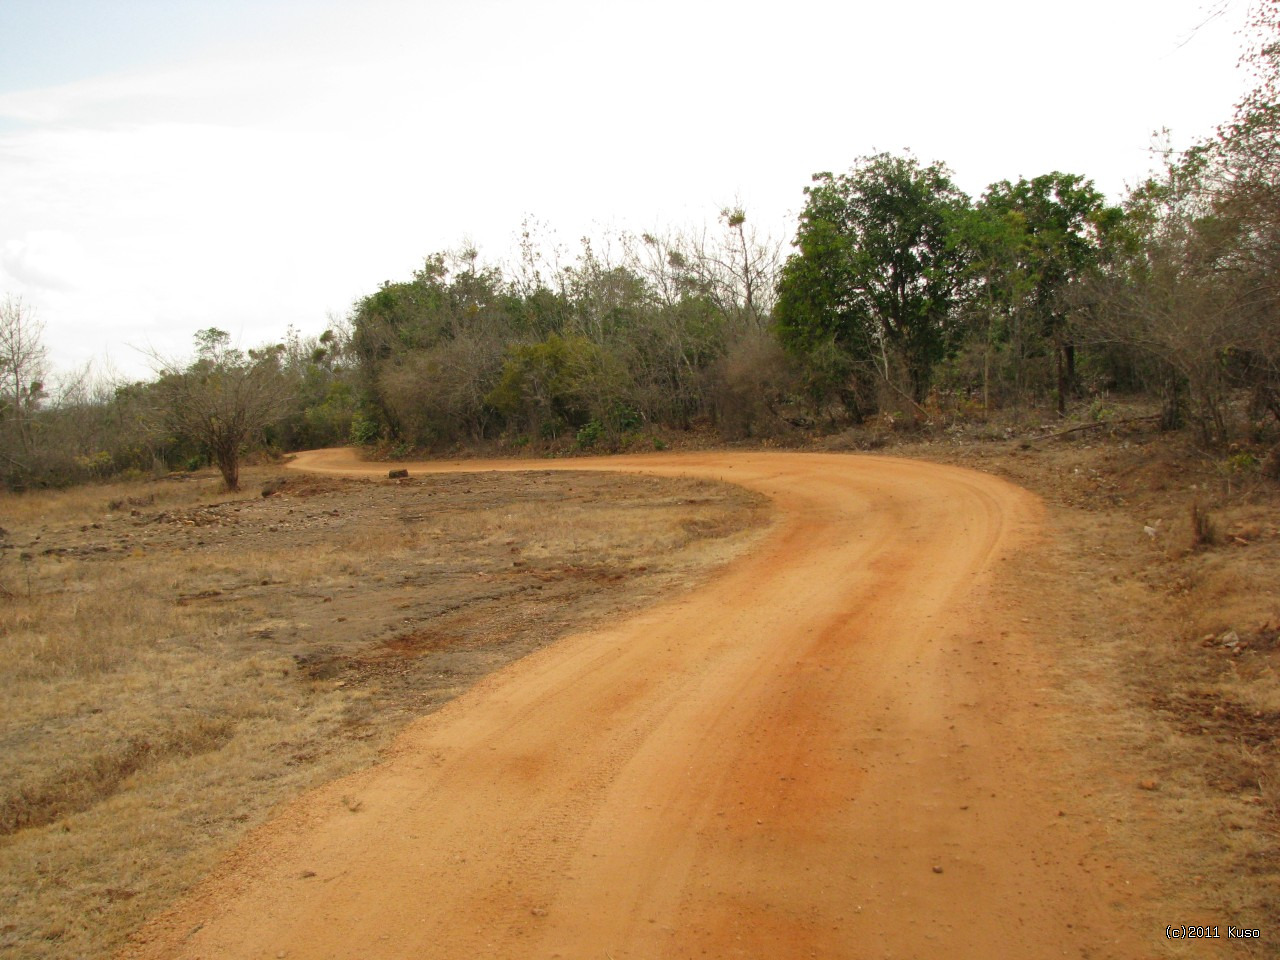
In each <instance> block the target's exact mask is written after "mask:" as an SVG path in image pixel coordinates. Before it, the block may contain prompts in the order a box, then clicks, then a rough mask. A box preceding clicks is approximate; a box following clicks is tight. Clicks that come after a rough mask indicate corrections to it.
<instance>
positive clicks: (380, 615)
mask: <svg viewBox="0 0 1280 960" xmlns="http://www.w3.org/2000/svg"><path fill="white" fill-rule="evenodd" d="M271 480H275V481H276V482H277V483H280V484H281V486H280V489H279V492H277V493H275V494H274V495H273V496H271V497H269V498H263V497H260V496H258V495H257V492H258V490H259V489H261V487H262V485H263V483H264V481H271ZM246 490H248V491H252V493H246V494H244V495H241V496H238V497H236V498H234V499H232V498H228V496H227V495H226V494H223V493H221V492H220V489H219V485H218V484H217V483H216V482H215V481H214V480H213V479H212V478H211V477H194V478H189V479H186V480H183V481H180V482H179V481H174V480H163V481H157V482H151V483H138V484H130V485H122V486H113V487H102V486H95V487H83V488H79V489H76V490H73V491H70V492H66V493H50V494H38V495H28V496H17V497H15V496H6V497H4V498H3V499H2V500H0V517H3V518H4V519H3V525H4V527H5V532H4V536H3V543H4V549H3V550H2V551H0V591H2V592H0V651H2V653H3V655H2V656H0V684H2V685H3V688H4V691H5V693H4V711H3V713H2V714H0V956H3V957H13V958H15V960H16V958H19V957H21V958H23V960H28V958H31V960H35V958H42V957H55V956H57V957H73V956H74V957H100V956H106V955H109V954H110V953H111V952H112V950H113V948H115V947H117V946H118V945H120V944H121V942H122V941H123V938H124V937H125V936H127V934H128V933H129V932H130V931H131V930H132V929H133V928H135V927H136V926H137V925H138V924H139V923H140V922H141V921H142V920H143V919H144V918H145V917H146V916H148V915H150V914H151V913H154V912H155V911H156V910H157V909H159V908H160V907H162V906H163V905H164V904H166V903H167V902H169V901H170V900H171V899H172V897H173V896H174V895H175V894H176V893H177V892H178V891H180V890H181V889H183V888H184V887H185V886H186V885H188V884H190V883H191V882H192V881H193V880H195V879H196V878H197V877H198V876H200V875H201V874H202V873H203V872H204V871H205V870H207V869H208V868H209V867H210V866H211V865H212V864H213V863H214V862H215V861H216V859H217V858H218V857H219V856H220V855H221V854H223V853H224V852H225V851H226V850H227V849H228V848H229V846H230V845H231V844H232V843H233V842H234V840H235V839H236V838H237V837H238V836H240V835H241V834H242V833H243V832H244V831H245V830H246V829H247V828H249V827H251V826H253V825H254V824H256V823H259V822H261V821H262V820H263V818H264V817H265V816H266V815H267V814H268V813H269V811H270V810H271V808H272V807H273V806H274V805H275V804H276V803H277V802H279V801H280V800H281V799H283V798H286V797H288V796H292V795H294V794H296V793H297V792H298V791H300V790H302V789H304V788H305V787H307V786H310V785H313V784H316V783H319V782H323V781H325V780H328V779H331V778H333V777H334V776H336V775H338V774H341V773H344V772H347V771H350V770H352V769H354V768H357V767H359V766H361V765H365V764H368V763H369V762H370V761H371V760H373V759H374V758H375V757H376V755H377V753H378V750H379V748H380V747H382V746H383V745H385V744H386V743H387V742H388V740H389V739H390V737H391V736H392V735H393V734H394V733H395V732H396V731H397V730H398V729H400V728H401V727H403V725H404V724H405V723H406V722H408V721H409V720H410V719H412V718H414V717H417V716H421V715H422V714H424V713H426V712H428V711H430V710H432V709H434V708H435V707H437V706H438V705H439V704H441V703H443V702H444V701H445V700H447V699H448V698H450V697H451V696H453V695H454V694H456V693H457V692H458V691H459V690H461V689H464V688H465V687H466V686H467V685H469V684H470V683H471V682H473V681H474V680H475V679H476V678H477V677H479V676H482V675H483V674H485V673H487V672H489V671H491V670H493V669H494V668H496V667H497V666H500V665H501V664H503V663H505V662H507V661H509V660H511V659H513V658H515V657H518V656H520V655H522V654H524V653H526V652H528V651H530V650H532V649H535V648H537V647H538V646H541V645H543V644H545V643H547V642H549V641H551V640H553V639H554V638H555V637H557V636H560V635H562V634H563V633H564V632H566V631H568V630H571V629H573V628H575V627H581V626H585V625H586V624H589V623H591V622H593V621H598V620H600V619H601V618H607V617H611V616H615V615H617V614H619V613H620V612H621V611H623V610H625V609H628V608H632V607H634V606H636V605H638V604H640V603H643V602H645V601H646V600H648V599H651V598H653V597H656V596H658V595H660V594H662V593H664V592H667V591H670V590H674V589H679V588H682V587H683V586H684V585H685V584H687V583H688V582H689V581H690V580H691V579H696V578H697V577H698V576H700V575H703V574H704V572H705V571H707V570H709V569H710V568H712V567H714V566H716V565H718V564H720V563H722V562H724V561H725V560H726V559H728V558H730V557H731V556H734V555H736V554H737V553H738V552H740V551H741V550H742V549H744V548H745V546H746V545H747V543H748V542H749V541H750V539H751V537H752V535H753V531H757V530H759V529H760V528H761V527H762V525H763V522H764V519H765V516H766V513H765V509H764V504H763V503H762V502H761V501H760V500H759V499H758V498H756V497H754V496H753V495H750V494H747V493H745V492H743V491H741V490H739V489H737V488H734V487H729V486H724V485H718V484H713V483H708V482H704V481H694V480H687V481H685V480H659V479H654V478H642V477H617V476H604V475H593V474H551V473H537V472H535V473H533V474H524V475H520V476H516V475H510V474H472V475H460V476H458V475H456V476H448V477H438V478H424V479H418V478H411V479H410V480H408V481H401V482H397V483H392V482H367V481H338V480H314V479H309V478H304V477H299V476H284V475H281V474H279V472H278V471H277V472H272V471H257V472H255V473H254V474H253V475H251V476H250V477H249V483H248V484H247V485H246Z"/></svg>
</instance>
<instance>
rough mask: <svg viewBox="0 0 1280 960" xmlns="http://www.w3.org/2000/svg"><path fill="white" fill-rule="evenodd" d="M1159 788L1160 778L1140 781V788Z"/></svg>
mask: <svg viewBox="0 0 1280 960" xmlns="http://www.w3.org/2000/svg"><path fill="white" fill-rule="evenodd" d="M1159 788H1160V781H1158V780H1151V779H1147V780H1141V781H1139V782H1138V789H1139V790H1158V789H1159Z"/></svg>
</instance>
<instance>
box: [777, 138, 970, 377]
mask: <svg viewBox="0 0 1280 960" xmlns="http://www.w3.org/2000/svg"><path fill="white" fill-rule="evenodd" d="M813 180H814V182H813V185H812V186H809V187H806V188H805V194H806V197H807V199H806V202H805V208H804V211H803V212H802V213H801V215H800V227H799V230H798V231H797V234H796V239H795V247H796V252H795V253H794V254H792V255H791V256H790V257H789V258H788V259H787V262H786V264H785V265H784V266H783V268H782V275H781V279H780V281H779V284H778V298H777V303H776V306H775V309H774V318H775V320H776V322H777V326H778V330H779V332H780V334H781V336H782V338H783V341H784V342H785V343H786V344H787V345H788V346H790V347H791V348H792V349H796V350H798V351H800V352H802V353H805V352H807V353H819V352H822V351H823V350H824V349H829V348H831V347H835V348H836V349H837V350H838V351H840V352H841V353H842V354H843V355H844V356H846V357H848V358H849V360H850V361H851V362H852V364H853V366H854V368H855V369H856V370H859V371H862V375H863V376H864V377H865V376H866V373H867V372H868V371H874V372H876V373H878V375H879V377H880V378H881V379H882V380H883V381H884V382H885V383H886V384H889V385H893V384H895V382H896V381H898V380H902V381H905V383H906V385H907V387H908V389H909V390H910V393H911V395H912V397H913V398H914V399H915V400H916V401H920V400H922V399H923V398H924V396H925V394H926V392H927V391H928V388H929V384H930V381H931V379H932V376H933V370H934V367H935V365H936V364H937V363H938V362H939V361H940V360H942V359H943V358H944V357H945V356H946V354H947V352H948V350H949V349H950V347H951V346H952V345H953V343H954V340H955V335H956V333H957V323H956V319H957V311H956V298H957V296H958V293H959V291H960V289H961V286H962V284H963V281H964V269H963V268H964V259H965V253H964V250H963V248H962V247H958V246H957V245H955V244H954V243H952V242H950V236H951V223H952V220H953V219H954V218H955V217H956V216H957V215H958V213H959V212H960V211H963V210H964V209H966V208H967V207H968V202H969V201H968V198H967V197H966V196H965V195H964V193H962V192H961V191H960V190H959V189H958V188H957V187H956V186H955V184H954V183H952V181H951V175H950V173H949V171H948V170H947V168H946V167H945V166H944V165H942V164H940V163H933V164H930V165H928V166H922V165H921V164H920V163H919V161H917V160H916V159H915V158H914V157H912V156H910V155H906V156H894V155H891V154H887V153H882V154H877V155H875V156H872V157H866V158H864V159H862V160H861V161H860V162H859V163H858V164H857V165H856V166H855V167H854V168H853V169H852V170H851V171H850V172H849V173H847V174H840V175H834V174H831V173H819V174H816V175H815V176H814V178H813Z"/></svg>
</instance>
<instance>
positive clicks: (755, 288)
mask: <svg viewBox="0 0 1280 960" xmlns="http://www.w3.org/2000/svg"><path fill="white" fill-rule="evenodd" d="M1278 9H1280V6H1278V4H1277V2H1275V0H1272V2H1269V3H1265V4H1263V5H1261V6H1260V7H1259V8H1258V9H1257V12H1256V15H1255V18H1254V23H1253V32H1252V42H1253V46H1252V47H1251V48H1250V49H1249V51H1248V53H1247V55H1246V58H1245V62H1246V64H1247V65H1248V67H1249V69H1251V70H1252V71H1253V73H1254V77H1255V80H1256V84H1255V86H1254V88H1253V90H1252V92H1251V93H1250V94H1249V95H1248V96H1247V97H1246V98H1245V99H1244V101H1243V102H1242V103H1241V104H1240V105H1239V107H1238V109H1237V112H1236V114H1235V116H1234V117H1233V118H1232V119H1231V120H1230V121H1229V122H1227V123H1224V124H1223V125H1222V126H1221V127H1220V128H1219V129H1218V130H1217V131H1216V132H1215V133H1214V135H1213V136H1211V137H1209V138H1207V139H1206V140H1204V141H1203V142H1201V143H1199V144H1197V145H1196V146H1195V147H1193V148H1192V149H1191V150H1189V151H1187V152H1186V153H1184V154H1182V155H1178V156H1170V157H1167V158H1166V162H1165V167H1164V170H1163V171H1162V172H1161V173H1160V174H1159V175H1158V176H1155V177H1153V178H1151V179H1150V180H1148V181H1147V182H1146V183H1144V184H1142V185H1141V186H1139V187H1138V188H1137V189H1135V190H1134V191H1132V193H1131V194H1130V196H1129V197H1128V198H1127V199H1126V200H1125V201H1124V203H1123V204H1122V205H1121V206H1112V205H1109V204H1108V203H1107V202H1106V200H1105V198H1104V197H1103V196H1102V195H1101V194H1100V193H1099V192H1098V191H1097V190H1096V189H1095V188H1094V186H1093V184H1092V182H1091V181H1090V180H1088V179H1087V177H1085V176H1083V175H1081V174H1075V173H1063V172H1060V171H1052V172H1048V173H1045V174H1044V175H1042V176H1038V177H1035V178H1032V179H1021V180H1018V181H1017V182H1009V181H1002V182H1000V183H996V184H993V185H991V186H990V187H989V188H988V189H987V190H986V191H985V192H984V193H983V194H982V195H981V196H980V197H978V198H976V199H974V198H970V197H968V196H966V195H965V194H964V193H963V192H962V191H961V190H959V189H958V188H957V187H956V185H955V183H954V181H953V178H952V174H951V172H950V171H949V170H948V169H947V167H946V166H945V165H944V164H941V163H930V164H928V165H925V164H922V163H921V162H920V161H918V160H917V159H916V158H915V157H913V156H911V155H909V154H904V155H890V154H879V155H876V156H871V157H865V158H862V159H861V160H858V161H857V162H856V163H855V164H854V166H853V167H852V169H851V170H850V171H848V172H847V173H843V174H833V173H820V174H817V175H815V177H814V178H813V183H812V185H810V186H809V187H808V188H806V190H805V197H806V202H805V207H804V210H803V212H802V213H801V216H800V221H799V225H798V228H797V232H796V236H795V239H794V245H793V249H792V252H791V253H790V254H789V255H788V256H786V257H785V259H784V257H783V255H782V250H781V245H780V244H779V243H778V242H776V241H773V240H770V239H768V238H763V237H761V236H760V235H758V233H757V232H756V231H755V229H754V228H753V227H754V225H753V224H752V223H751V222H750V221H749V220H748V218H747V214H746V213H745V212H744V211H742V210H740V209H726V210H723V211H722V212H721V215H720V218H719V222H718V224H717V226H716V227H715V228H712V229H710V230H706V231H703V232H702V233H699V234H696V235H690V234H679V233H673V234H671V235H668V236H654V235H649V234H645V235H642V236H638V237H637V236H629V235H623V236H618V237H614V238H611V240H610V241H609V242H608V248H607V249H605V250H602V249H600V248H599V246H598V245H593V244H592V243H591V242H589V241H586V240H584V241H583V242H582V247H581V250H580V251H579V252H578V253H577V254H576V256H575V257H574V258H573V259H572V260H571V261H570V262H568V263H567V264H562V263H560V262H559V259H558V254H552V253H550V252H548V251H546V250H542V249H540V248H539V246H538V244H537V243H536V240H535V237H534V231H532V230H531V229H526V231H525V233H524V234H523V242H522V244H521V253H520V257H519V259H518V262H517V263H516V264H514V265H508V266H506V267H505V268H499V267H497V266H494V265H491V264H486V263H483V262H482V261H481V259H480V257H479V255H478V254H477V252H476V251H475V250H463V251H460V252H455V253H438V254H433V255H432V256H430V257H428V258H427V259H426V260H425V262H424V263H423V266H422V267H421V268H420V269H419V270H418V271H417V272H416V273H415V274H414V275H413V276H412V277H410V278H409V279H407V280H403V281H400V282H395V283H386V284H384V285H383V286H382V287H381V288H380V289H378V290H376V291H374V292H372V293H370V294H369V295H368V296H366V297H364V298H363V299H361V300H360V301H359V302H357V303H356V304H355V305H354V307H353V308H352V310H351V312H350V315H349V316H348V317H347V318H345V320H344V322H342V323H341V324H338V325H337V326H336V327H335V328H334V329H330V330H327V331H325V332H324V333H323V334H322V335H321V336H319V337H315V338H307V337H303V336H301V335H299V334H296V333H295V334H291V335H290V336H289V338H288V339H287V341H286V342H285V343H283V344H277V345H271V346H267V347H263V348H261V349H257V350H249V351H240V350H237V349H233V348H232V347H231V345H230V344H229V343H228V342H227V338H226V335H225V334H223V333H222V332H221V331H218V330H216V329H211V330H205V331H201V332H200V333H199V334H198V335H197V344H198V350H197V352H196V356H195V358H194V359H193V360H192V361H190V362H183V363H177V364H175V363H163V362H161V363H158V364H157V379H156V380H154V381H152V382H143V383H133V384H128V385H107V386H104V385H101V384H97V385H95V384H92V383H90V382H89V378H88V377H83V378H80V380H79V381H78V382H73V383H70V384H69V385H65V386H64V387H63V388H62V389H60V390H58V391H56V392H54V393H53V394H52V395H51V394H50V392H49V391H47V389H46V387H45V379H46V373H47V371H46V370H45V363H44V353H43V349H42V347H41V345H40V342H39V341H40V328H39V325H38V323H37V322H36V320H35V318H34V317H33V316H32V314H31V312H30V310H28V309H27V308H26V307H25V306H24V305H23V304H22V303H21V302H20V301H16V300H12V299H10V300H7V301H6V302H5V303H4V305H3V308H2V309H0V475H2V476H3V479H4V481H5V482H6V483H7V484H8V485H9V486H11V487H21V486H25V485H30V484H45V483H61V482H69V481H72V480H75V479H83V478H89V477H94V476H102V475H107V474H116V473H120V472H123V471H128V470H142V471H146V470H152V469H156V468H167V467H173V466H182V465H193V464H198V463H202V462H214V463H216V464H217V465H219V466H220V468H221V469H222V471H223V475H224V477H225V478H226V480H227V483H228V486H232V487H234V485H235V483H236V470H237V464H238V459H239V456H240V454H241V453H242V452H243V451H244V450H245V449H246V448H247V447H248V446H250V445H251V444H253V443H263V444H265V445H266V446H268V447H270V448H273V449H277V450H289V449H297V448H303V447H313V446H320V445H332V444H341V443H347V442H356V443H381V444H384V445H385V446H387V447H389V448H391V449H393V450H394V449H396V448H400V449H403V450H408V449H411V448H431V449H440V448H450V447H457V446H465V445H477V444H483V443H490V442H501V443H503V444H505V445H507V446H514V447H534V448H542V447H548V446H549V447H552V448H565V447H570V446H572V447H577V448H591V447H607V448H611V449H612V448H616V447H618V446H627V445H635V444H643V443H649V444H650V445H652V444H655V443H661V440H660V439H659V436H660V432H661V431H664V430H665V431H670V430H682V429H687V428H689V427H690V426H691V425H695V424H698V423H706V424H710V425H715V426H716V427H717V428H718V429H719V430H720V432H721V433H722V435H724V436H725V437H729V438H738V437H759V436H769V435H774V434H778V433H784V432H788V431H793V430H796V429H830V428H835V427H839V426H843V425H847V424H857V423H861V422H863V421H865V420H866V419H867V418H870V417H875V416H878V415H882V414H888V415H890V416H891V417H893V418H894V419H895V420H897V421H900V422H914V423H920V424H924V423H930V422H933V423H936V422H938V421H939V419H940V418H946V417H954V416H970V417H980V416H984V415H986V414H988V413H990V412H991V411H992V410H995V409H1008V408H1015V409H1016V408H1025V407H1028V406H1033V405H1040V404H1042V403H1046V402H1052V403H1053V404H1054V406H1055V407H1056V409H1057V411H1058V413H1059V414H1065V413H1066V412H1067V410H1068V406H1069V405H1070V404H1071V403H1073V402H1074V401H1077V400H1079V399H1081V398H1087V397H1090V396H1093V395H1096V394H1098V393H1099V392H1101V391H1115V390H1129V391H1147V392H1150V393H1152V394H1153V395H1158V396H1159V397H1160V399H1161V401H1162V403H1161V406H1162V411H1163V412H1162V415H1161V419H1162V422H1163V424H1164V426H1166V427H1168V428H1176V427H1180V426H1183V425H1184V424H1189V425H1190V426H1191V427H1193V428H1194V429H1195V430H1196V431H1198V434H1199V438H1200V439H1201V440H1202V441H1203V442H1204V443H1205V444H1209V445H1216V446H1222V445H1226V444H1229V443H1231V442H1233V441H1235V440H1239V439H1241V438H1244V439H1247V440H1249V441H1250V442H1252V443H1263V442H1267V443H1273V442H1274V439H1275V436H1276V432H1277V426H1278V425H1280V320H1278V318H1277V315H1276V305H1277V277H1278V276H1280V262H1278V260H1277V258H1278V256H1280V213H1278V211H1280V179H1278V177H1277V171H1278V170H1280V156H1277V151H1278V150H1280V147H1277V143H1278V142H1280V139H1278V137H1277V134H1278V133H1280V97H1278V95H1277V94H1278V93H1280V91H1278V89H1277V85H1278V83H1280V45H1278V43H1277V38H1278V37H1280V14H1278Z"/></svg>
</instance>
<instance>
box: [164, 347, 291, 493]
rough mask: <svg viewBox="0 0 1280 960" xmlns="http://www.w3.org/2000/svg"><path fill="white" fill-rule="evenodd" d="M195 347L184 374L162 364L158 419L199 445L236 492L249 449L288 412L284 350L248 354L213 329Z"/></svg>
mask: <svg viewBox="0 0 1280 960" xmlns="http://www.w3.org/2000/svg"><path fill="white" fill-rule="evenodd" d="M196 343H197V350H196V359H195V360H194V361H193V362H192V363H191V364H190V365H189V366H187V367H186V368H182V367H180V366H179V365H178V364H175V363H172V362H164V361H162V362H161V363H160V364H159V369H158V371H157V373H158V374H159V379H158V380H157V382H156V384H155V394H156V398H157V400H158V406H159V411H160V417H161V419H162V421H163V423H164V424H165V425H166V426H167V427H168V428H169V429H170V430H172V431H173V432H175V433H177V434H178V435H179V436H181V437H184V438H186V439H189V440H191V441H193V442H195V443H198V444H200V445H201V446H202V447H203V448H204V449H205V450H206V451H207V452H208V454H209V457H210V458H211V459H212V460H213V462H214V463H215V464H216V465H217V467H218V470H219V472H221V474H222V479H223V482H224V483H225V484H226V488H227V489H228V490H229V491H236V490H239V489H240V458H241V456H242V455H243V453H244V451H245V449H246V448H247V447H248V445H249V444H250V443H251V442H252V441H253V440H254V439H256V438H257V437H259V436H260V435H261V433H262V431H263V429H264V428H265V427H266V426H267V425H268V424H270V423H273V422H274V421H275V420H277V419H279V418H280V417H281V416H283V415H284V414H285V412H286V411H287V409H288V403H289V400H290V396H291V392H290V388H289V382H288V380H287V379H286V378H285V377H284V376H283V375H282V372H281V369H280V353H281V352H282V350H283V347H267V348H265V349H262V350H250V351H249V352H248V353H247V354H246V353H244V352H243V351H241V350H239V349H236V348H234V347H232V346H231V337H230V335H228V334H227V333H226V332H225V331H222V330H218V329H217V328H215V327H210V328H209V329H207V330H201V331H200V332H199V333H197V334H196Z"/></svg>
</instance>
